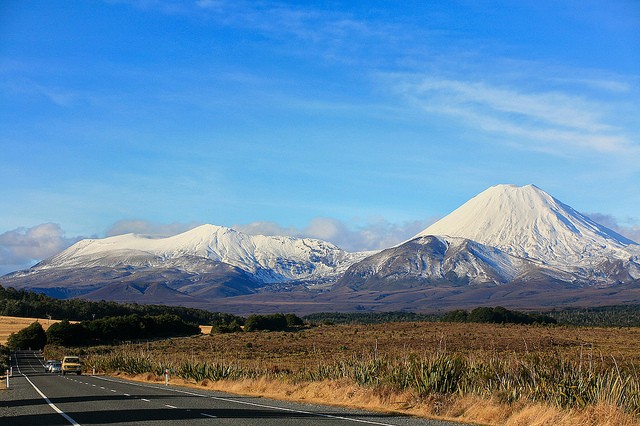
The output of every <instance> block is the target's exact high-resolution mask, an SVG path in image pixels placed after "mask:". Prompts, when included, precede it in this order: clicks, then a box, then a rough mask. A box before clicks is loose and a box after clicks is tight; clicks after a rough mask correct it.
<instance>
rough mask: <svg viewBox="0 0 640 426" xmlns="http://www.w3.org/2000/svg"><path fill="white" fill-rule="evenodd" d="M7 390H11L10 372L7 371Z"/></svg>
mask: <svg viewBox="0 0 640 426" xmlns="http://www.w3.org/2000/svg"><path fill="white" fill-rule="evenodd" d="M7 389H9V370H7Z"/></svg>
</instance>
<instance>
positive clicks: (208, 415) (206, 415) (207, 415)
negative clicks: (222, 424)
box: [200, 413, 218, 419]
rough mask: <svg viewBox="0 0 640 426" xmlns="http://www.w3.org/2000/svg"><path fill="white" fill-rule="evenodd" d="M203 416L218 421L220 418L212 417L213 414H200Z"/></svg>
mask: <svg viewBox="0 0 640 426" xmlns="http://www.w3.org/2000/svg"><path fill="white" fill-rule="evenodd" d="M200 415H201V416H205V417H211V418H212V419H217V418H218V416H212V415H211V414H207V413H200Z"/></svg>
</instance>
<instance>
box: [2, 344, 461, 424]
mask: <svg viewBox="0 0 640 426" xmlns="http://www.w3.org/2000/svg"><path fill="white" fill-rule="evenodd" d="M11 364H12V366H13V377H12V378H11V379H10V387H9V389H8V390H5V391H0V424H2V425H3V426H4V425H7V426H8V425H28V426H38V425H69V424H71V425H129V424H131V425H132V424H136V425H160V424H180V425H208V426H217V425H259V426H288V425H291V426H293V425H310V426H315V425H322V426H328V425H339V426H366V425H394V426H453V425H456V424H455V423H450V422H442V421H433V420H426V419H419V418H413V417H404V416H392V415H385V414H380V413H371V412H365V411H360V410H351V409H343V408H336V407H326V406H319V405H308V404H298V403H290V402H283V401H275V400H269V399H266V398H255V397H243V396H237V395H231V394H225V393H221V392H209V391H203V390H194V389H189V388H182V387H177V386H172V385H170V386H163V385H156V384H145V383H136V382H130V381H127V380H122V379H119V378H113V377H108V376H87V375H68V374H67V375H65V376H62V375H60V374H50V373H45V372H44V367H43V364H42V359H41V358H40V355H39V354H38V353H37V352H31V351H22V352H18V353H16V354H14V355H13V356H12V359H11Z"/></svg>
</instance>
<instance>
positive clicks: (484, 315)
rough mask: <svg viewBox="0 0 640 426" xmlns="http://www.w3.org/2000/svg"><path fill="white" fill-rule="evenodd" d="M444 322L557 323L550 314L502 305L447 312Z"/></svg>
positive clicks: (442, 319) (443, 318)
mask: <svg viewBox="0 0 640 426" xmlns="http://www.w3.org/2000/svg"><path fill="white" fill-rule="evenodd" d="M440 321H442V322H477V323H492V324H556V323H557V321H556V320H555V319H554V318H551V317H550V316H548V315H544V314H539V313H530V314H527V313H524V312H518V311H511V310H509V309H505V308H503V307H502V306H496V307H495V308H489V307H479V308H475V309H473V310H472V311H470V312H468V311H465V310H462V309H459V310H455V311H451V312H447V313H446V314H444V316H443V317H442V318H441V319H440Z"/></svg>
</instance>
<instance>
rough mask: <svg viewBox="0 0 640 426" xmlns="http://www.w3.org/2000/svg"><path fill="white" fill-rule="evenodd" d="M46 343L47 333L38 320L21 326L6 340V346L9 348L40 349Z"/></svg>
mask: <svg viewBox="0 0 640 426" xmlns="http://www.w3.org/2000/svg"><path fill="white" fill-rule="evenodd" d="M46 344H47V335H46V333H45V332H44V329H43V328H42V324H40V323H39V322H38V321H36V322H34V323H32V324H31V325H29V326H27V327H25V328H23V329H22V330H20V331H18V332H17V333H11V335H10V336H9V339H8V340H7V346H8V347H9V349H11V350H16V349H28V348H31V349H42V348H44V346H45V345H46Z"/></svg>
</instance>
